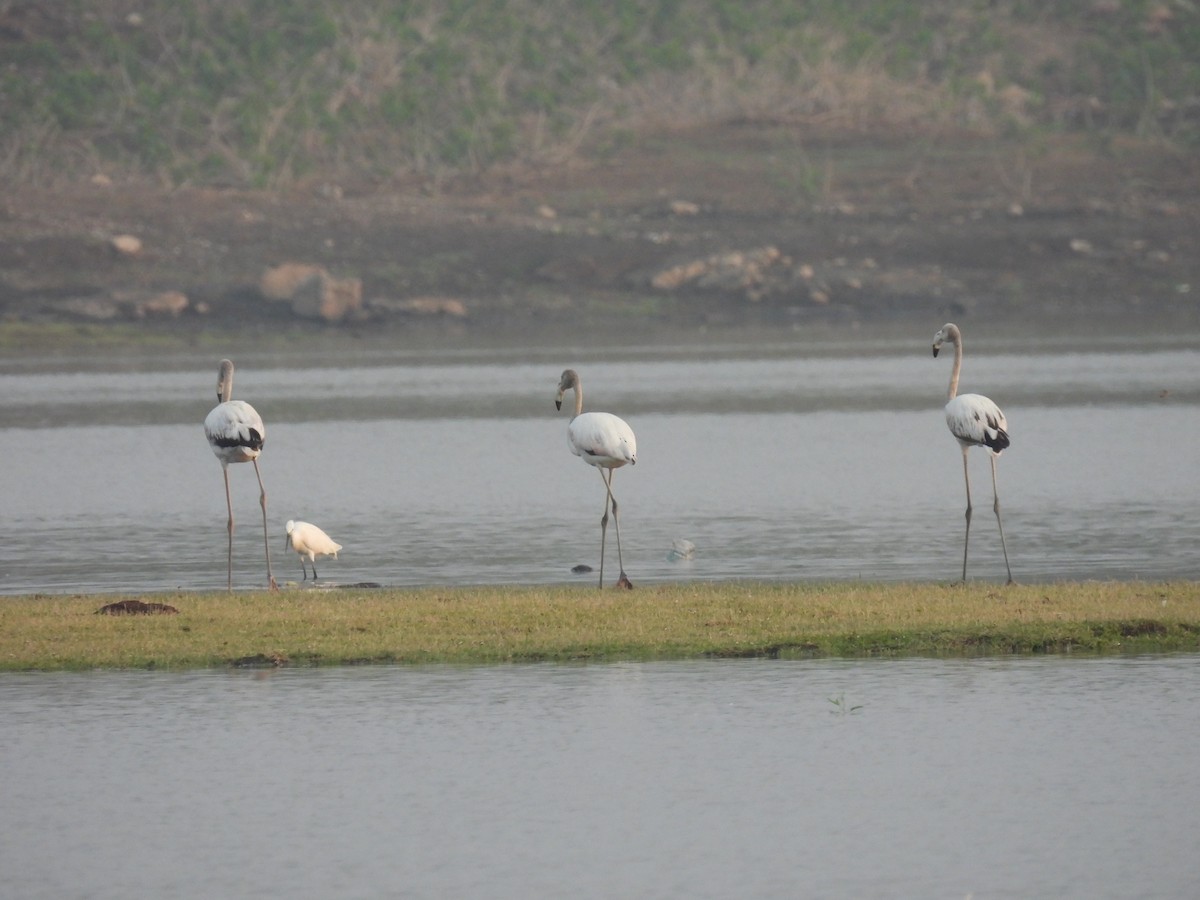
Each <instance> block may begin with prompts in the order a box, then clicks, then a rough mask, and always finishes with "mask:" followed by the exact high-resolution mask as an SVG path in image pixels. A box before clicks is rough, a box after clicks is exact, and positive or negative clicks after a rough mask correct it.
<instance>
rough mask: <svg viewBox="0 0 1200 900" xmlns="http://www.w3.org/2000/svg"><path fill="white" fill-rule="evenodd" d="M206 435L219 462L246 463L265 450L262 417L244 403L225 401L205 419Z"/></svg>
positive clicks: (265, 436) (264, 431)
mask: <svg viewBox="0 0 1200 900" xmlns="http://www.w3.org/2000/svg"><path fill="white" fill-rule="evenodd" d="M204 436H205V437H207V438H208V443H209V444H210V445H211V446H212V449H213V453H215V454H216V455H217V457H218V458H219V459H222V460H225V461H227V462H245V461H246V460H250V459H254V458H256V457H257V456H258V454H259V453H260V452H261V451H262V448H263V444H264V443H266V439H267V429H266V426H264V425H263V420H262V417H261V416H260V415H259V414H258V412H257V411H256V410H255V409H254V407H253V406H251V405H250V404H249V403H247V402H246V401H245V400H226V401H225V402H224V403H219V404H217V406H215V407H214V408H213V410H212V412H210V413H209V414H208V415H207V416H206V417H205V419H204Z"/></svg>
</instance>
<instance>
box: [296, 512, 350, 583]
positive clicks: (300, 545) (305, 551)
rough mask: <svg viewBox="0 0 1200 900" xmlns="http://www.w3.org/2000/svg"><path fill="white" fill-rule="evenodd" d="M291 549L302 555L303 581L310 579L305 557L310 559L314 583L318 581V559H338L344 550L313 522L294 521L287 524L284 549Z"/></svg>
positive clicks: (301, 569)
mask: <svg viewBox="0 0 1200 900" xmlns="http://www.w3.org/2000/svg"><path fill="white" fill-rule="evenodd" d="M288 547H291V548H292V549H293V550H295V551H296V552H297V553H299V554H300V571H301V572H302V573H303V576H302V577H301V579H300V580H301V581H304V580H305V579H307V578H308V570H307V569H306V568H305V566H304V557H306V556H307V557H308V561H309V562H310V563H312V570H313V581H316V580H317V557H318V556H332V557H333V558H334V559H337V558H338V551H339V550H341V549H342V545H341V544H338V543H336V542H335V541H334V540H333V538H331V537H330V536H329V535H327V534H326V533H325V532H324V531H322V530H321V529H320V528H318V527H317V526H316V525H313V524H312V523H311V522H297V521H294V520H292V519H289V520H288V523H287V540H286V542H285V543H284V549H286V548H288Z"/></svg>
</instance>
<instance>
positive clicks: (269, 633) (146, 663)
mask: <svg viewBox="0 0 1200 900" xmlns="http://www.w3.org/2000/svg"><path fill="white" fill-rule="evenodd" d="M120 599H122V598H120V597H114V596H111V595H93V596H75V597H50V596H44V595H42V596H32V597H12V598H5V599H2V600H0V669H3V670H10V671H12V670H16V671H19V670H59V669H92V668H171V669H180V668H203V667H223V666H232V665H293V666H309V665H347V664H356V663H435V662H436V663H496V662H521V661H542V660H553V661H567V660H621V659H685V658H703V657H733V656H747V657H749V656H797V657H798V656H868V655H872V656H879V655H883V656H891V655H896V656H899V655H961V656H968V655H986V654H1013V653H1042V652H1075V653H1109V652H1164V651H1197V650H1200V583H1196V582H1173V583H1067V584H1054V585H1020V586H1015V587H1007V588H1006V587H1001V586H998V585H989V584H978V583H977V584H970V585H967V586H965V587H963V586H946V585H933V584H899V585H872V584H846V583H839V584H827V585H826V584H812V585H793V584H758V583H730V584H699V585H669V586H661V587H648V588H641V589H638V590H636V591H633V592H617V591H605V592H603V593H600V592H597V591H595V590H586V589H580V588H575V587H559V586H554V587H520V588H448V589H444V588H424V589H420V590H380V589H370V590H366V589H345V590H331V591H287V592H284V593H282V594H279V595H275V596H271V595H269V594H266V593H235V594H232V595H231V594H225V593H217V594H167V595H158V596H140V597H139V598H138V599H140V600H143V601H145V602H158V603H165V604H169V605H171V606H173V607H175V608H176V609H178V611H179V612H178V614H159V615H125V616H110V615H97V614H96V610H98V609H99V608H100V607H102V606H104V605H105V604H108V603H112V602H114V601H116V600H120Z"/></svg>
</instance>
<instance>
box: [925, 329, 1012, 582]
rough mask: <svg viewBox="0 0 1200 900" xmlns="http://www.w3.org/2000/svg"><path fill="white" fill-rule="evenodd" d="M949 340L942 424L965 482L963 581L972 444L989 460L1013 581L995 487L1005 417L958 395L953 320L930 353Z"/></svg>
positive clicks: (958, 344)
mask: <svg viewBox="0 0 1200 900" xmlns="http://www.w3.org/2000/svg"><path fill="white" fill-rule="evenodd" d="M947 341H949V342H950V343H951V344H953V345H954V369H953V371H952V372H951V373H950V389H949V391H948V397H949V402H948V403H947V404H946V425H947V426H948V427H949V428H950V433H951V434H952V435H954V437H955V439H956V440H957V441H958V444H959V446H960V447H962V456H963V477H964V479H965V480H966V484H967V531H966V536H965V537H964V538H963V569H962V577H963V581H966V580H967V544H968V543H969V541H970V538H971V474H970V472H969V471H968V470H967V451H968V450H970V449H971V448H972V447H984V448H986V449H987V450H988V451H989V452H988V459H989V460H990V461H991V463H992V497H993V498H994V499H993V503H992V509H993V510H994V511H995V513H996V524H997V525H999V526H1000V547H1001V548H1002V549H1003V550H1004V568H1005V569H1007V570H1008V583H1009V584H1012V583H1013V577H1012V568H1011V567H1010V566H1009V564H1008V547H1007V546H1006V544H1005V542H1004V523H1003V522H1001V521H1000V493H999V491H998V490H997V489H996V457H997V456H999V455H1000V454H1001V452H1003V450H1004V449H1005V448H1006V447H1007V446H1008V445H1009V443H1010V442H1009V439H1008V420H1007V419H1005V418H1004V413H1003V412H1001V411H1000V407H999V406H997V405H996V404H995V403H993V402H992V401H991V400H990V399H989V398H987V397H985V396H983V395H982V394H959V393H958V376H959V374H960V372H961V371H962V358H963V346H962V332H961V331H960V330H959V328H958V326H957V325H955V324H954V323H953V322H947V323H946V324H945V325H943V326H942V328H941V330H940V331H939V332H938V333H937V334H935V335H934V336H933V355H934V356H935V357H936V356H937V355H938V350H940V349H941V347H942V344H943V343H945V342H947Z"/></svg>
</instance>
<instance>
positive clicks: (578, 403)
mask: <svg viewBox="0 0 1200 900" xmlns="http://www.w3.org/2000/svg"><path fill="white" fill-rule="evenodd" d="M581 412H583V385H581V384H578V383H576V385H575V416H578V415H579V414H580V413H581ZM575 416H572V417H571V418H572V419H573V418H575Z"/></svg>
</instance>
